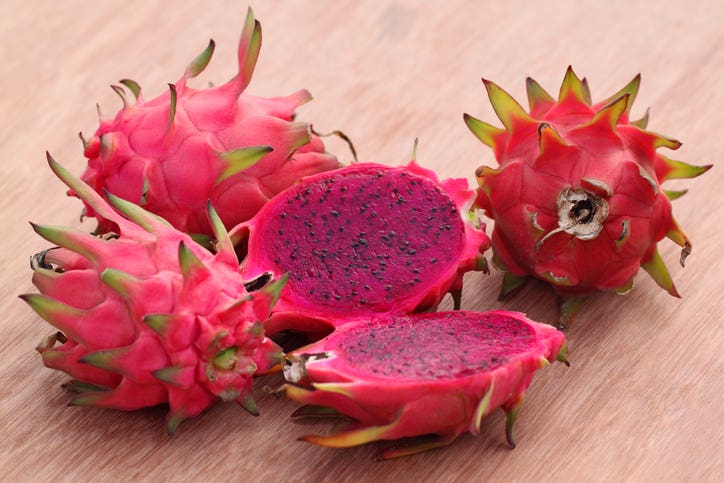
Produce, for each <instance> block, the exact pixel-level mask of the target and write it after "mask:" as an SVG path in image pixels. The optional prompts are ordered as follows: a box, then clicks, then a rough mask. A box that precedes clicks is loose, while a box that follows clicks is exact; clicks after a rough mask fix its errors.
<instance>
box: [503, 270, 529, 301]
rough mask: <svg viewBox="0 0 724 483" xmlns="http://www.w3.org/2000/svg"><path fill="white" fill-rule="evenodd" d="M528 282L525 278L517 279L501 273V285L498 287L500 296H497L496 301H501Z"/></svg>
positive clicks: (517, 277)
mask: <svg viewBox="0 0 724 483" xmlns="http://www.w3.org/2000/svg"><path fill="white" fill-rule="evenodd" d="M527 281H528V277H527V276H525V275H524V276H522V277H519V276H517V275H513V274H512V273H510V272H508V271H506V272H503V283H502V285H501V287H500V294H498V300H503V299H505V298H506V297H508V296H509V295H510V294H512V293H515V292H516V291H518V290H519V289H520V288H521V287H523V285H525V283H526V282H527Z"/></svg>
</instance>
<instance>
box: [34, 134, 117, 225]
mask: <svg viewBox="0 0 724 483" xmlns="http://www.w3.org/2000/svg"><path fill="white" fill-rule="evenodd" d="M81 139H82V137H81ZM45 156H46V158H47V160H48V165H49V166H50V169H51V170H52V171H53V173H55V175H56V176H57V177H58V179H60V180H61V181H62V182H63V184H65V185H66V186H67V187H68V188H70V189H71V190H73V191H74V192H75V193H76V194H77V195H78V197H79V198H80V199H81V200H83V201H85V202H86V203H87V204H88V205H89V206H90V207H92V208H93V211H95V212H96V213H98V214H99V215H101V216H102V217H103V218H106V219H108V220H111V221H113V222H116V223H118V220H119V216H118V215H117V214H116V212H115V211H113V210H112V209H111V208H110V207H109V206H108V203H106V201H105V200H104V199H103V198H102V197H101V195H99V194H98V193H97V192H96V191H95V190H94V189H93V188H91V187H90V186H88V185H87V184H86V183H84V182H83V181H82V180H81V179H80V178H78V177H76V176H74V175H73V173H71V172H70V171H68V170H67V169H65V168H64V167H63V166H62V165H61V164H60V163H58V162H57V161H56V160H55V159H53V157H52V156H51V155H50V153H49V152H48V151H46V152H45Z"/></svg>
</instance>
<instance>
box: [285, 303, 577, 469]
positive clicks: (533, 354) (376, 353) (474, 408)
mask: <svg viewBox="0 0 724 483" xmlns="http://www.w3.org/2000/svg"><path fill="white" fill-rule="evenodd" d="M554 360H560V361H563V362H566V363H567V361H566V345H565V340H564V336H563V334H562V333H561V332H559V331H558V330H556V329H555V328H553V327H551V326H549V325H545V324H538V323H536V322H533V321H531V320H528V319H527V318H525V316H523V314H520V313H517V312H505V311H493V312H468V311H454V312H438V313H422V314H414V315H392V316H390V315H380V316H377V317H375V318H368V319H358V320H357V321H355V322H351V323H349V324H347V325H345V326H343V327H340V328H338V329H337V330H336V331H335V332H333V333H332V334H331V335H329V336H327V338H325V339H323V340H321V341H319V342H317V343H315V344H312V345H311V346H307V347H304V348H302V349H299V350H297V351H294V352H292V353H290V354H287V356H286V359H285V368H284V375H285V378H286V379H287V381H289V384H286V385H285V386H284V387H283V389H284V390H285V393H286V395H287V396H288V397H290V398H291V399H294V400H296V401H298V402H301V403H304V404H307V405H308V406H305V407H302V408H300V409H299V410H298V411H297V412H296V413H295V415H296V416H308V417H315V416H319V417H321V416H324V417H329V416H332V415H334V412H336V413H339V415H344V416H347V417H351V418H352V419H353V420H354V424H353V426H352V428H350V429H349V430H346V431H343V432H341V433H337V434H332V435H330V436H318V435H310V436H305V437H303V438H302V439H303V440H305V441H308V442H311V443H315V444H318V445H321V446H328V447H334V448H343V447H349V446H355V445H359V444H364V443H368V442H372V441H377V440H395V439H399V438H405V437H412V436H424V438H422V439H420V440H418V441H415V442H413V443H412V444H409V445H407V446H402V447H397V448H394V449H392V450H388V451H387V452H385V453H383V458H392V457H397V456H405V455H409V454H413V453H417V452H420V451H424V450H428V449H432V448H436V447H439V446H443V445H446V444H449V443H451V442H452V441H453V440H455V439H456V438H457V437H458V436H459V435H460V434H462V433H464V432H466V431H470V432H471V433H473V434H478V433H479V431H480V424H481V420H482V418H483V417H484V416H485V415H487V414H489V413H490V412H492V411H493V410H494V409H496V408H498V407H502V408H503V410H504V411H505V412H506V414H507V422H506V437H507V439H508V442H509V443H510V445H511V446H513V447H514V446H515V441H514V438H513V423H514V422H515V418H516V416H517V414H518V411H519V409H520V405H521V402H522V399H523V395H524V393H525V391H526V389H527V388H528V386H529V385H530V384H531V382H532V379H533V375H534V373H535V371H536V370H538V369H539V368H541V367H543V366H546V365H548V363H549V362H552V361H554ZM329 409H332V410H333V411H332V412H330V410H329Z"/></svg>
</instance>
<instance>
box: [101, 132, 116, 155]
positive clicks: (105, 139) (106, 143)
mask: <svg viewBox="0 0 724 483" xmlns="http://www.w3.org/2000/svg"><path fill="white" fill-rule="evenodd" d="M98 141H99V142H100V146H99V153H100V156H101V157H102V158H103V159H108V158H110V156H111V155H112V154H113V148H114V147H115V145H114V143H113V133H105V134H101V135H100V137H99V138H98Z"/></svg>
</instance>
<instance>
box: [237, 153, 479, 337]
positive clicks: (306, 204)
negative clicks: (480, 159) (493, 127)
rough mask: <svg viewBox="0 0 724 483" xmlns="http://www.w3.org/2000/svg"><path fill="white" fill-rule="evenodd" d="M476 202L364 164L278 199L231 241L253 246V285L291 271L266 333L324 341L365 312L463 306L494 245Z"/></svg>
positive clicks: (457, 185) (456, 187)
mask: <svg viewBox="0 0 724 483" xmlns="http://www.w3.org/2000/svg"><path fill="white" fill-rule="evenodd" d="M474 196H475V195H474V191H472V190H470V189H468V186H467V182H466V181H465V180H464V179H448V180H444V181H442V182H440V181H438V179H437V176H436V175H435V174H434V173H433V172H432V171H430V170H427V169H424V168H421V167H420V166H419V165H418V164H417V163H416V162H414V161H412V162H411V163H409V164H408V165H407V166H403V167H394V168H393V167H390V166H384V165H380V164H375V163H358V164H354V165H351V166H348V167H345V168H340V169H338V170H335V171H329V172H326V173H321V174H317V175H315V176H310V177H307V178H304V179H303V180H302V181H301V182H300V183H299V184H297V185H295V186H293V187H292V188H290V189H288V190H286V191H284V192H283V193H281V194H279V195H278V196H277V197H275V198H274V199H273V200H271V201H270V202H269V203H267V205H265V206H264V208H262V210H261V211H260V212H259V213H258V215H257V216H256V217H254V218H253V219H252V220H250V221H249V222H247V223H243V224H241V225H239V226H238V227H236V228H234V229H233V230H232V233H231V237H232V239H234V240H235V242H237V243H238V240H240V239H244V238H247V246H248V253H247V255H246V258H245V259H244V261H243V262H242V273H243V274H244V277H245V278H247V279H251V278H255V277H258V276H260V275H261V274H263V273H271V274H272V276H274V277H275V278H276V277H279V276H281V275H282V274H284V273H289V281H288V283H287V285H286V287H285V289H284V290H283V291H282V294H281V298H280V300H279V302H278V303H277V305H276V307H275V310H274V313H273V315H272V317H271V318H270V319H269V320H267V321H266V322H265V330H266V331H267V333H268V334H269V335H272V334H276V333H278V332H280V331H283V330H287V329H296V330H300V331H302V332H306V333H309V334H315V335H317V336H318V335H321V334H324V333H326V332H329V330H331V327H334V326H338V325H340V324H342V323H344V322H345V321H346V320H348V319H349V318H350V317H358V316H359V315H360V314H364V313H391V312H396V313H406V312H412V311H415V310H425V309H429V308H432V307H435V306H437V304H438V303H439V302H440V300H441V299H442V298H443V297H444V296H445V294H446V293H448V292H452V294H453V296H454V298H455V301H456V305H458V306H459V295H460V291H461V289H462V278H463V274H464V273H465V272H467V271H469V270H473V269H478V270H481V269H485V268H486V265H485V259H484V257H483V255H482V252H484V251H485V250H486V249H487V248H488V247H489V245H490V241H489V239H488V237H487V236H486V235H485V232H484V226H482V227H480V226H477V225H476V223H475V222H474V221H473V220H471V219H470V218H469V217H472V215H471V214H470V213H469V212H468V211H467V209H468V208H469V206H470V205H471V203H472V201H473V199H474Z"/></svg>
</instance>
